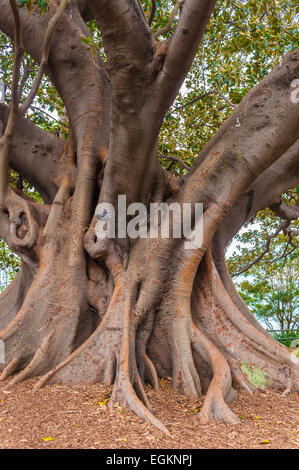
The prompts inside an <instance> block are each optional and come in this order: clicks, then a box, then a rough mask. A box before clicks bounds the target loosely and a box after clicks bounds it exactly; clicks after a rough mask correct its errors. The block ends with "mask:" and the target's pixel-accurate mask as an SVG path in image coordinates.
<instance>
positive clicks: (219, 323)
mask: <svg viewBox="0 0 299 470" xmlns="http://www.w3.org/2000/svg"><path fill="white" fill-rule="evenodd" d="M201 276H202V279H203V281H202V282H200V288H199V290H198V292H199V299H198V300H197V303H194V301H193V313H194V320H195V322H196V324H197V323H198V324H200V325H201V328H202V329H203V331H205V333H207V334H208V336H210V337H211V338H213V341H214V342H215V344H216V345H217V347H218V348H219V349H220V350H221V351H222V353H223V354H224V355H225V357H226V359H227V360H228V362H229V363H230V364H235V365H238V366H239V365H241V362H242V361H244V362H246V363H248V364H250V365H254V366H256V367H259V368H260V369H261V370H262V371H264V373H265V376H266V379H265V380H266V381H267V383H269V384H270V383H271V385H272V386H276V387H279V388H284V387H285V386H286V384H289V383H290V384H292V387H293V388H295V389H298V371H299V369H298V368H299V360H298V358H296V357H295V355H294V354H291V353H290V352H289V351H288V349H287V348H286V347H284V346H283V345H281V344H280V343H278V342H277V341H275V340H274V339H273V338H271V337H269V335H268V334H267V333H265V334H264V333H263V332H262V331H261V329H256V328H255V326H254V325H253V324H252V323H251V322H250V321H249V320H248V319H247V318H246V317H245V316H244V315H243V314H242V312H241V311H240V310H239V309H238V307H237V305H236V304H235V303H234V302H233V300H232V299H231V298H230V296H229V295H228V293H227V291H226V290H225V288H224V286H223V284H222V281H221V279H220V277H219V274H218V272H217V269H216V267H215V265H214V263H213V261H212V258H211V255H210V254H209V253H208V255H207V256H206V258H205V262H204V270H203V272H202V274H201ZM193 300H194V299H193ZM232 369H233V379H234V381H235V382H238V383H239V385H240V386H242V387H243V388H244V389H246V390H247V391H248V392H249V389H250V386H249V385H248V383H246V380H245V381H244V380H242V378H241V375H242V373H241V372H240V367H239V371H237V369H236V368H234V367H232ZM249 393H250V392H249Z"/></svg>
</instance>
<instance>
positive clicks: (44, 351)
mask: <svg viewBox="0 0 299 470" xmlns="http://www.w3.org/2000/svg"><path fill="white" fill-rule="evenodd" d="M53 334H54V331H52V332H51V333H49V335H48V336H47V337H46V338H45V339H44V340H43V342H42V344H41V345H40V347H39V348H38V350H37V351H36V353H35V354H34V356H33V358H32V360H31V361H30V363H29V364H28V366H27V367H25V369H23V370H22V371H21V372H19V374H17V375H15V376H14V378H13V379H12V380H11V381H10V382H9V384H8V386H9V387H11V386H13V385H15V384H17V383H19V382H21V381H22V380H26V379H27V378H29V377H34V376H37V375H40V374H42V373H43V372H44V370H45V369H46V370H47V362H48V360H49V356H50V354H51V339H52V338H53Z"/></svg>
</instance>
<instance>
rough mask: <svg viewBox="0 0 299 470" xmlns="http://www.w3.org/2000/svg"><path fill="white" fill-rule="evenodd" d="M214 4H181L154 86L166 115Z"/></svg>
mask: <svg viewBox="0 0 299 470" xmlns="http://www.w3.org/2000/svg"><path fill="white" fill-rule="evenodd" d="M215 5H216V0H185V1H184V5H183V8H182V12H181V14H180V18H179V22H178V25H177V27H176V29H175V32H174V33H173V35H172V37H171V40H170V43H169V49H168V52H167V55H166V58H165V61H164V65H163V69H162V71H161V73H160V77H159V80H158V83H157V88H158V90H157V94H158V95H159V98H160V99H161V107H162V109H163V111H164V112H166V111H167V109H168V108H169V106H170V105H171V103H172V101H173V100H174V99H175V97H176V95H177V93H178V91H179V89H180V87H181V86H182V84H183V81H184V79H185V77H186V75H187V73H188V71H189V69H190V67H191V65H192V62H193V60H194V57H195V55H196V53H197V50H198V47H199V44H200V41H201V39H202V37H203V35H204V33H205V30H206V27H207V24H208V22H209V19H210V17H211V15H212V13H213V10H214V7H215Z"/></svg>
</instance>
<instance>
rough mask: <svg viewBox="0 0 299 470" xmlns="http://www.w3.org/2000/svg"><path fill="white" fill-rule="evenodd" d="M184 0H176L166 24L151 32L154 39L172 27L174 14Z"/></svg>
mask: <svg viewBox="0 0 299 470" xmlns="http://www.w3.org/2000/svg"><path fill="white" fill-rule="evenodd" d="M184 1H185V0H177V3H176V5H175V7H174V9H173V10H172V12H171V13H170V16H169V20H168V22H167V24H166V25H165V26H164V28H161V29H159V30H158V31H156V32H155V33H154V34H153V38H154V39H157V38H158V37H159V36H162V35H164V34H166V33H168V31H170V30H171V27H172V25H173V23H174V21H175V17H176V14H177V12H178V11H179V9H180V8H181V7H182V6H183V4H184ZM149 24H150V23H149Z"/></svg>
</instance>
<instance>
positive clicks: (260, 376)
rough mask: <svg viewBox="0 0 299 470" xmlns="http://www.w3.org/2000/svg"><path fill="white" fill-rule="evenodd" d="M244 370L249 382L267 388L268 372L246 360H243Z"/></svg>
mask: <svg viewBox="0 0 299 470" xmlns="http://www.w3.org/2000/svg"><path fill="white" fill-rule="evenodd" d="M241 369H242V371H243V372H244V374H246V376H247V380H248V382H250V383H251V385H253V386H254V387H255V388H265V386H266V384H267V373H266V372H265V371H263V370H262V369H261V368H260V367H256V366H252V365H250V364H247V363H246V362H242V366H241Z"/></svg>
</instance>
